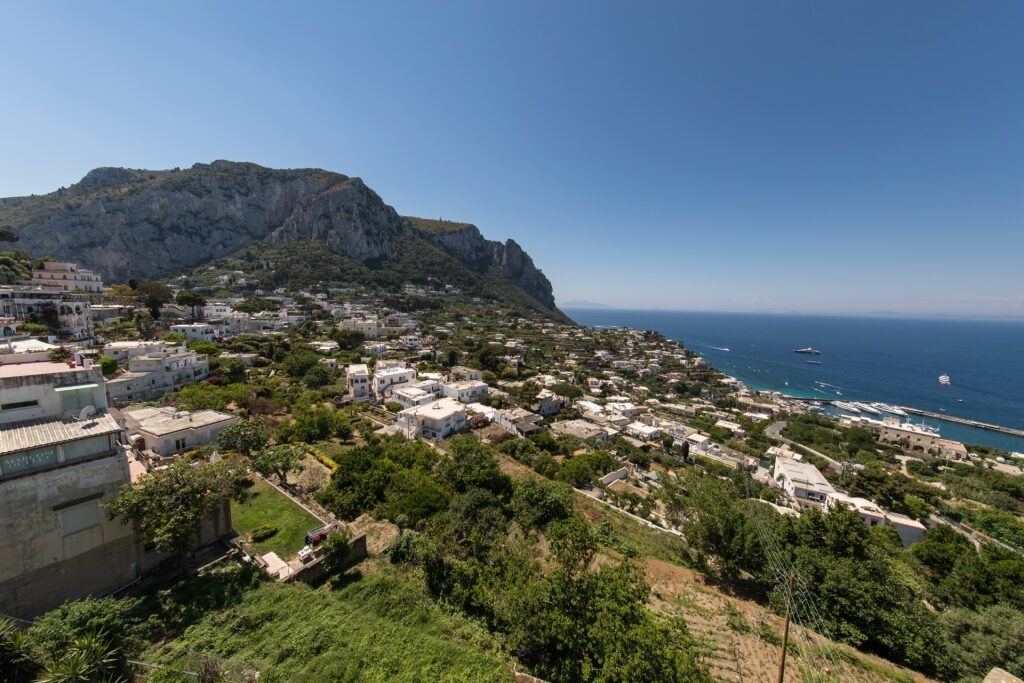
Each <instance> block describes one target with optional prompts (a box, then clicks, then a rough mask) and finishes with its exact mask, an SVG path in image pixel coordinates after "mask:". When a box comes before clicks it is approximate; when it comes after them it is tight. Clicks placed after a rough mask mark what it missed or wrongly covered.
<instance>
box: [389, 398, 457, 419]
mask: <svg viewBox="0 0 1024 683" xmlns="http://www.w3.org/2000/svg"><path fill="white" fill-rule="evenodd" d="M465 412H466V407H465V406H464V405H463V404H461V403H459V402H458V401H456V400H455V399H453V398H441V399H438V400H436V401H434V402H433V403H425V404H423V405H421V406H414V407H412V408H406V409H405V410H403V411H402V412H401V413H399V414H400V415H412V416H415V417H423V418H429V419H432V420H444V419H446V418H449V417H451V416H452V415H456V414H458V413H465Z"/></svg>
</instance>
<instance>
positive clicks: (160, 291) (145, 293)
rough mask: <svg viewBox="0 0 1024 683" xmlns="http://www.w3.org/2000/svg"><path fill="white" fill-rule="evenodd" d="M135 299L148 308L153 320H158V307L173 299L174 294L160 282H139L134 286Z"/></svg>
mask: <svg viewBox="0 0 1024 683" xmlns="http://www.w3.org/2000/svg"><path fill="white" fill-rule="evenodd" d="M135 299H136V300H137V301H138V302H139V303H141V304H142V305H143V306H145V307H146V308H148V309H149V312H150V315H152V316H153V319H154V320H159V318H160V307H161V306H163V305H164V304H166V303H168V302H169V301H171V300H173V299H174V294H173V293H172V292H171V288H170V287H168V286H167V285H165V284H162V283H160V282H140V283H139V284H138V286H136V287H135Z"/></svg>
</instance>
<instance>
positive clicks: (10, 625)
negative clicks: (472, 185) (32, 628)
mask: <svg viewBox="0 0 1024 683" xmlns="http://www.w3.org/2000/svg"><path fill="white" fill-rule="evenodd" d="M40 668H41V666H40V665H39V653H38V652H36V650H35V648H34V647H33V646H32V643H31V641H30V640H29V638H28V634H27V632H26V631H23V630H21V629H19V628H17V627H16V626H15V625H14V622H13V621H11V620H10V619H3V618H0V672H3V675H4V676H5V678H4V680H10V681H12V683H20V682H21V681H30V680H33V679H34V678H35V676H36V674H37V673H38V672H39V669H40Z"/></svg>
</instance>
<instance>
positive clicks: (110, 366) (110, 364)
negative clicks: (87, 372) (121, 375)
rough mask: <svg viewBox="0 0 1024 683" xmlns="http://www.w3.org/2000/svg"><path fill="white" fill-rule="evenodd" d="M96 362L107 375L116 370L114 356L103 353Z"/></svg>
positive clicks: (116, 365)
mask: <svg viewBox="0 0 1024 683" xmlns="http://www.w3.org/2000/svg"><path fill="white" fill-rule="evenodd" d="M97 362H98V363H99V364H100V369H101V370H102V371H103V374H104V375H106V376H107V377H109V376H111V375H113V374H114V373H115V372H117V368H118V364H117V359H116V358H112V357H110V356H108V355H106V354H103V355H102V356H100V357H99V358H98V359H97Z"/></svg>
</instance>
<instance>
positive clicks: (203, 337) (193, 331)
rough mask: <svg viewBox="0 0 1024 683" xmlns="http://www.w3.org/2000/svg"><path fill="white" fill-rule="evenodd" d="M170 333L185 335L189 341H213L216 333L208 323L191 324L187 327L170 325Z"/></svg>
mask: <svg viewBox="0 0 1024 683" xmlns="http://www.w3.org/2000/svg"><path fill="white" fill-rule="evenodd" d="M171 332H172V333H175V334H183V335H185V339H187V340H189V341H209V342H212V341H215V340H216V339H217V331H216V330H215V329H213V325H210V324H209V323H191V324H188V325H171Z"/></svg>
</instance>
